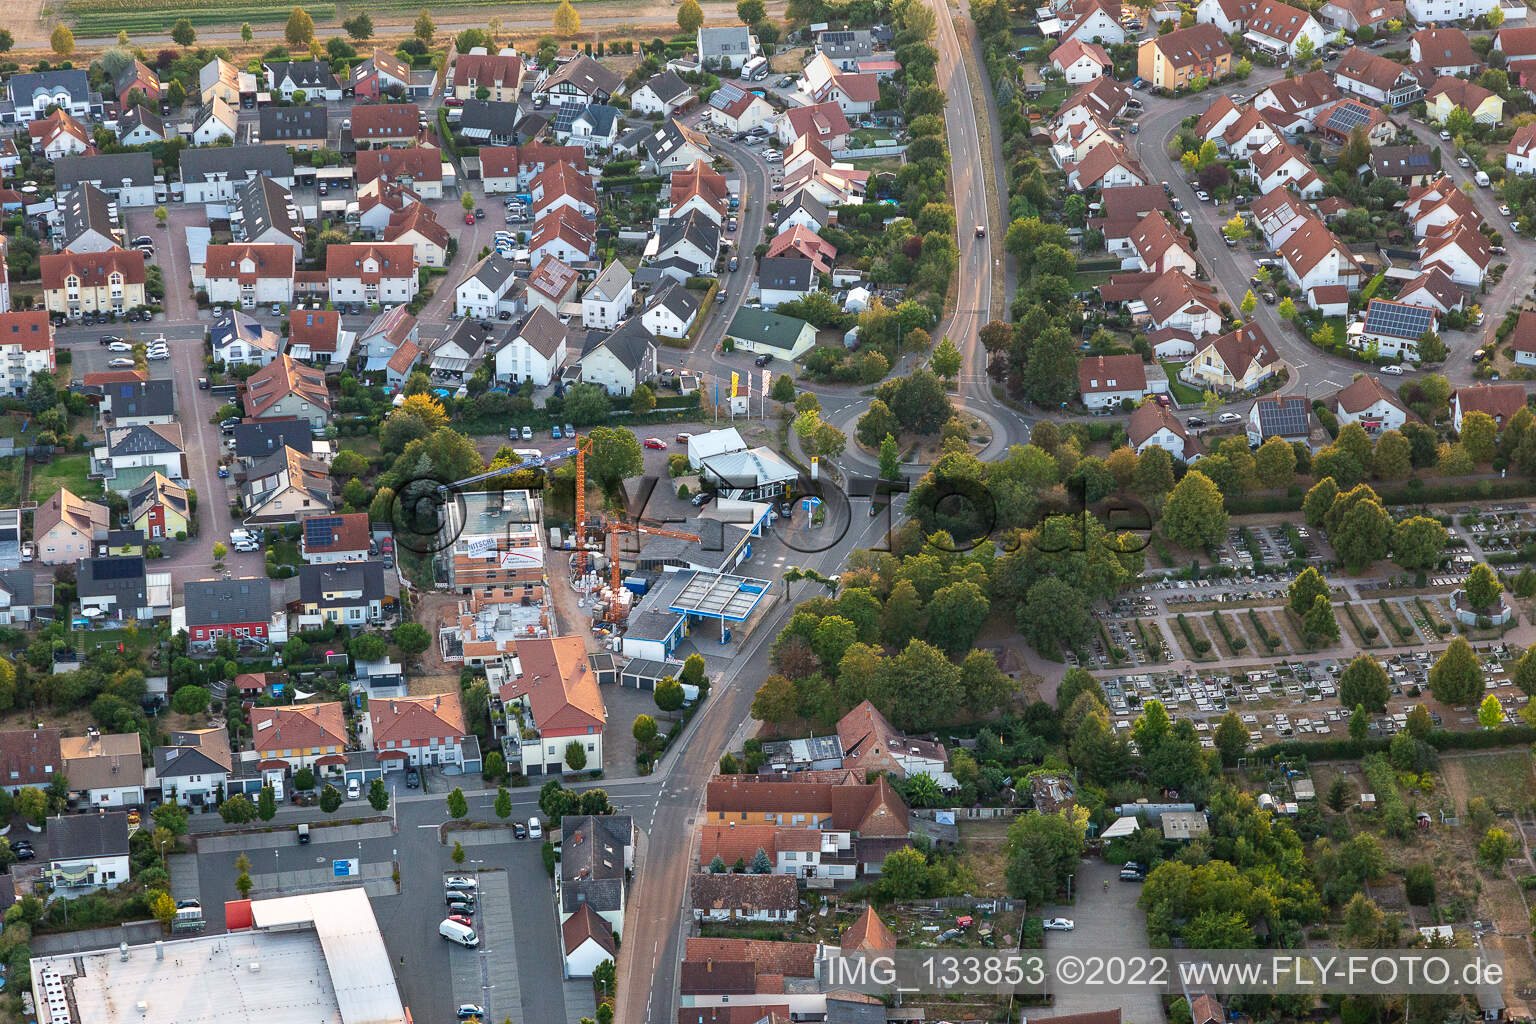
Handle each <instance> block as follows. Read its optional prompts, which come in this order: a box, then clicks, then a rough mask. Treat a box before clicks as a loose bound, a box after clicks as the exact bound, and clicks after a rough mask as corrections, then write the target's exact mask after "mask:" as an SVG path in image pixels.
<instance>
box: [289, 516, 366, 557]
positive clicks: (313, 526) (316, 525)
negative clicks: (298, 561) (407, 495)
mask: <svg viewBox="0 0 1536 1024" xmlns="http://www.w3.org/2000/svg"><path fill="white" fill-rule="evenodd" d="M372 547H373V537H372V534H371V532H370V530H369V525H368V513H366V512H347V513H344V514H342V515H339V516H315V517H312V518H310V519H307V520H305V521H304V532H303V534H302V535H301V536H300V538H299V557H300V558H302V559H304V561H305V562H308V563H309V564H310V565H329V564H332V563H335V562H362V561H366V560H367V558H368V555H369V552H370V551H371V549H372Z"/></svg>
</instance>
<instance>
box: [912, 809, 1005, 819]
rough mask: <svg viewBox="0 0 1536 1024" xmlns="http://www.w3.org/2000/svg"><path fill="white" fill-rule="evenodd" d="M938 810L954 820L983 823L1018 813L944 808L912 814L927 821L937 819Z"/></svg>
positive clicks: (1000, 810) (1002, 810) (915, 811)
mask: <svg viewBox="0 0 1536 1024" xmlns="http://www.w3.org/2000/svg"><path fill="white" fill-rule="evenodd" d="M940 810H942V811H944V812H947V813H949V814H953V815H954V816H955V820H956V821H959V820H961V819H964V820H966V821H984V820H987V819H990V818H1011V817H1013V816H1014V815H1016V814H1018V813H1019V808H1017V807H945V808H940V809H939V810H914V811H913V812H912V813H913V815H914V816H916V817H919V818H926V819H927V820H929V821H934V820H936V819H937V816H938V814H939V813H940Z"/></svg>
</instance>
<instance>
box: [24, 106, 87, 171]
mask: <svg viewBox="0 0 1536 1024" xmlns="http://www.w3.org/2000/svg"><path fill="white" fill-rule="evenodd" d="M27 134H28V135H29V136H30V137H31V140H32V150H33V152H39V153H42V154H43V156H45V157H47V158H48V160H49V161H50V162H52V161H54V160H58V159H59V158H61V157H66V156H71V155H74V154H76V153H87V152H92V151H94V150H95V142H94V140H93V139H92V137H91V133H90V132H89V131H88V130H87V129H86V127H85V125H83V124H81V123H80V121H78V120H77V119H76V118H75V117H74V116H73V115H71V114H69V113H68V112H67V111H65V110H63V109H59V110H55V111H54V112H53V113H51V114H49V115H47V116H46V117H41V118H38V119H37V120H36V121H31V122H29V123H28V124H27Z"/></svg>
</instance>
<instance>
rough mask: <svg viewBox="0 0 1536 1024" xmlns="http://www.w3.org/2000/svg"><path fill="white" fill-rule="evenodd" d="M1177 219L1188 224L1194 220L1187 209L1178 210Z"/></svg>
mask: <svg viewBox="0 0 1536 1024" xmlns="http://www.w3.org/2000/svg"><path fill="white" fill-rule="evenodd" d="M1179 221H1180V222H1181V223H1183V224H1184V225H1186V226H1188V225H1190V224H1193V223H1194V222H1195V219H1194V218H1193V217H1191V216H1190V215H1189V211H1188V210H1180V211H1179Z"/></svg>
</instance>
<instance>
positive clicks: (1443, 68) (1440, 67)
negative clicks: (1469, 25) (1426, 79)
mask: <svg viewBox="0 0 1536 1024" xmlns="http://www.w3.org/2000/svg"><path fill="white" fill-rule="evenodd" d="M1408 57H1409V59H1410V60H1411V61H1412V62H1413V63H1415V64H1425V65H1427V66H1429V67H1430V68H1431V69H1432V70H1433V71H1434V73H1435V74H1436V75H1439V76H1452V77H1454V76H1456V75H1471V74H1476V73H1477V72H1479V71H1481V70H1482V69H1483V61H1482V58H1480V57H1479V56H1478V55H1477V51H1475V50H1473V49H1472V41H1471V40H1470V39H1468V38H1467V34H1466V33H1465V32H1463V31H1462V30H1461V29H1459V28H1454V27H1447V28H1422V29H1419V30H1418V31H1417V32H1415V33H1414V34H1413V35H1411V36H1409V37H1408Z"/></svg>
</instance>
